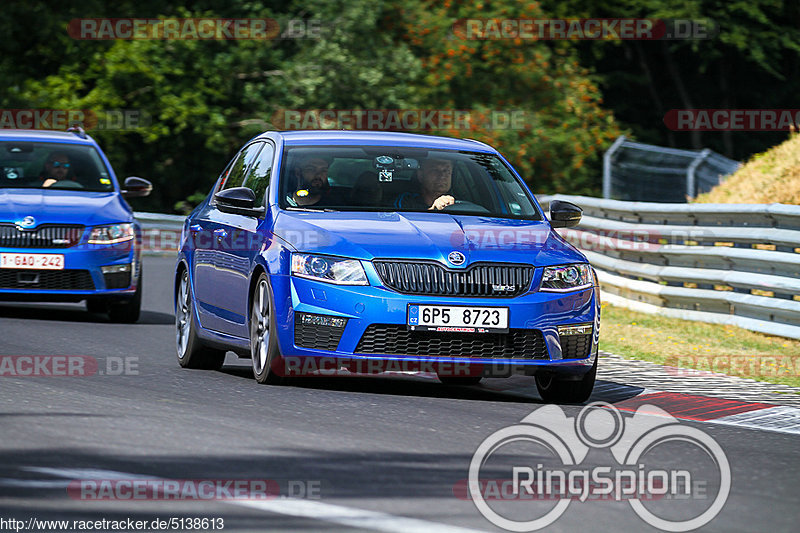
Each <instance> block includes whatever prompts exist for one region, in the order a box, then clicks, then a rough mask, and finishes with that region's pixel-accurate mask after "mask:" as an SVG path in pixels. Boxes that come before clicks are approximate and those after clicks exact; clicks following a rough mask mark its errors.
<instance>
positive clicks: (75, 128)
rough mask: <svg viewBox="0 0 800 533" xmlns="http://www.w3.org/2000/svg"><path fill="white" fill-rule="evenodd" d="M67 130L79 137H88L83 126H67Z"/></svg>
mask: <svg viewBox="0 0 800 533" xmlns="http://www.w3.org/2000/svg"><path fill="white" fill-rule="evenodd" d="M67 131H68V132H70V133H74V134H75V135H77V136H78V137H80V138H81V139H86V138H88V135H86V132H85V131H83V128H81V127H80V126H70V127H69V128H67Z"/></svg>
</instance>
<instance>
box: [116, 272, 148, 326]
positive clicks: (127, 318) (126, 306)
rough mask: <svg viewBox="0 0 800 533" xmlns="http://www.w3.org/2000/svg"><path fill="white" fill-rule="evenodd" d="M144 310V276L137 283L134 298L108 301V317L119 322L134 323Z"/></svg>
mask: <svg viewBox="0 0 800 533" xmlns="http://www.w3.org/2000/svg"><path fill="white" fill-rule="evenodd" d="M141 311H142V277H141V275H140V276H139V283H138V284H137V285H136V292H135V293H134V295H133V298H130V299H127V300H119V301H116V302H114V301H111V302H109V303H108V319H109V320H111V322H116V323H118V324H133V323H134V322H136V321H137V320H139V315H140V313H141Z"/></svg>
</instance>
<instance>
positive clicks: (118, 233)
mask: <svg viewBox="0 0 800 533" xmlns="http://www.w3.org/2000/svg"><path fill="white" fill-rule="evenodd" d="M134 236H135V233H134V231H133V224H131V223H125V224H111V225H108V226H97V227H96V228H92V232H91V233H90V234H89V244H116V243H119V242H125V241H129V240H131V239H133V238H134Z"/></svg>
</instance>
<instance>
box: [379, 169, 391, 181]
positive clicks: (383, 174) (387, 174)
mask: <svg viewBox="0 0 800 533" xmlns="http://www.w3.org/2000/svg"><path fill="white" fill-rule="evenodd" d="M393 176H394V172H393V171H391V170H381V171H380V172H378V181H386V182H389V181H392V177H393Z"/></svg>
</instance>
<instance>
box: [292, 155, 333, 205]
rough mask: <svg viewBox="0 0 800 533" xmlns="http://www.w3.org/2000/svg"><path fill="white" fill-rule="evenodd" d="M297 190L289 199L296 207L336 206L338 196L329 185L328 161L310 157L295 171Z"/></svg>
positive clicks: (303, 160)
mask: <svg viewBox="0 0 800 533" xmlns="http://www.w3.org/2000/svg"><path fill="white" fill-rule="evenodd" d="M293 174H294V179H295V184H296V185H297V189H296V190H294V191H293V192H292V193H291V196H290V197H289V198H288V200H289V201H290V203H292V204H293V205H295V206H306V205H336V204H337V200H338V199H337V198H336V195H334V194H332V193H331V187H330V184H329V183H328V161H327V160H326V159H325V158H322V157H316V156H308V157H304V158H303V159H301V160H300V161H299V162H298V165H297V166H296V167H294V169H293Z"/></svg>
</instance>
